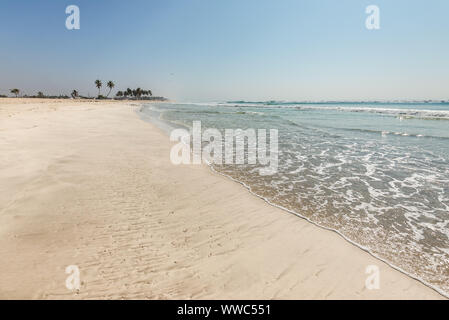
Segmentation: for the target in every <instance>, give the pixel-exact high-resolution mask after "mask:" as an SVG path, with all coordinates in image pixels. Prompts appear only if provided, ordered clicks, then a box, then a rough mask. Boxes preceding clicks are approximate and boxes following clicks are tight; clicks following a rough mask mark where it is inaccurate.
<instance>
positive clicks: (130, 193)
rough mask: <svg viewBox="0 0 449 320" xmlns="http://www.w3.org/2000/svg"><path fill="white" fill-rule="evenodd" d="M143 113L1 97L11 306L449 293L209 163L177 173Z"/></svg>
mask: <svg viewBox="0 0 449 320" xmlns="http://www.w3.org/2000/svg"><path fill="white" fill-rule="evenodd" d="M137 109H138V105H137V104H136V103H129V104H126V103H125V102H115V103H114V102H101V103H99V102H98V103H97V102H86V101H73V100H60V101H57V100H54V101H48V100H38V99H28V100H27V99H0V150H1V152H0V243H1V246H0V256H1V262H0V298H1V299H16V298H19V299H121V298H125V299H145V298H148V299H440V298H443V297H442V296H441V295H439V294H438V293H437V292H435V291H434V290H432V289H430V288H428V287H426V286H424V285H423V284H421V283H420V282H418V281H416V280H414V279H412V278H410V277H408V276H406V275H404V274H402V273H400V272H399V271H396V270H394V269H393V268H391V267H390V266H388V265H387V264H385V263H383V262H381V261H379V260H377V259H375V258H374V257H372V256H371V255H369V254H368V253H366V252H364V251H362V250H361V249H359V248H357V247H356V246H354V245H352V244H350V243H349V242H347V241H346V240H344V239H343V238H342V237H340V236H339V235H337V234H336V233H333V232H330V231H326V230H323V229H320V228H319V227H317V226H314V225H312V224H310V223H308V222H307V221H305V220H303V219H300V218H298V217H296V216H293V215H291V214H289V213H287V212H285V211H282V210H280V209H277V208H275V207H272V206H270V205H268V204H267V203H265V202H264V201H263V200H261V199H259V198H257V197H255V196H253V195H251V194H250V193H249V192H248V191H247V190H246V189H245V188H244V187H243V186H241V185H239V184H238V183H235V182H232V181H231V180H229V179H227V178H225V177H223V176H220V175H218V174H215V173H213V172H212V171H211V170H210V169H209V168H208V167H206V166H193V165H192V166H174V165H173V164H172V163H171V162H170V158H169V153H170V146H171V145H170V142H169V139H168V137H167V136H166V135H165V134H164V133H162V132H161V131H160V130H159V129H158V128H155V127H154V126H153V125H151V124H149V123H146V122H144V121H143V120H141V119H140V118H139V116H138V115H137V114H136V110H137ZM69 265H76V266H78V267H79V269H80V272H81V288H80V290H79V292H72V291H70V290H68V289H67V288H66V286H65V280H66V278H67V276H68V275H67V274H66V273H65V269H66V267H67V266H69ZM369 265H377V266H378V267H379V268H380V289H377V290H368V289H366V288H365V279H366V278H367V276H368V275H367V274H365V269H366V267H367V266H369Z"/></svg>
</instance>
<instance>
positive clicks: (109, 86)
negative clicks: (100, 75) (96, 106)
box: [106, 81, 115, 97]
mask: <svg viewBox="0 0 449 320" xmlns="http://www.w3.org/2000/svg"><path fill="white" fill-rule="evenodd" d="M107 87H108V88H109V92H108V94H107V95H106V97H109V94H110V93H111V91H112V88H114V87H115V84H114V82H112V81H108V84H107Z"/></svg>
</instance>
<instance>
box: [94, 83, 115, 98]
mask: <svg viewBox="0 0 449 320" xmlns="http://www.w3.org/2000/svg"><path fill="white" fill-rule="evenodd" d="M95 86H96V87H97V89H98V97H99V98H101V97H102V95H101V94H100V93H101V87H102V86H103V83H102V82H101V80H98V79H97V80H95ZM106 86H107V87H108V88H109V92H108V94H107V95H106V98H107V97H109V94H110V93H111V91H112V89H113V88H114V87H115V83H114V82H112V81H108V83H107V84H106Z"/></svg>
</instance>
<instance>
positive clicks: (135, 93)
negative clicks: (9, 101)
mask: <svg viewBox="0 0 449 320" xmlns="http://www.w3.org/2000/svg"><path fill="white" fill-rule="evenodd" d="M95 87H96V88H97V89H98V98H100V99H101V98H105V97H104V96H102V95H101V88H102V87H103V83H102V82H101V80H98V79H97V80H95ZM106 87H108V88H109V91H108V93H107V95H106V98H108V97H109V95H110V94H111V91H112V89H113V88H114V87H115V83H114V82H113V81H108V82H107V83H106ZM10 92H11V93H12V94H14V95H15V96H16V98H17V97H19V94H20V89H11V90H10ZM70 95H71V97H72V98H73V99H76V98H79V97H80V95H79V93H78V91H77V90H73V91H72V93H71V94H70ZM145 96H150V97H151V96H153V93H152V92H151V90H143V89H141V88H137V89H130V88H128V89H126V90H125V91H118V92H117V94H116V97H118V98H122V97H123V98H128V97H135V98H137V99H140V98H142V97H145ZM34 97H36V96H34ZM37 97H38V98H44V97H46V96H45V95H44V94H43V93H42V92H41V91H39V92H38V93H37ZM66 97H67V96H66ZM67 98H68V97H67Z"/></svg>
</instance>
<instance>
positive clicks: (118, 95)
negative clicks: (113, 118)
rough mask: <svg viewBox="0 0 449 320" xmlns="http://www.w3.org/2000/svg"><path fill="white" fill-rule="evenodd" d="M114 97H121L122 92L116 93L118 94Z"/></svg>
mask: <svg viewBox="0 0 449 320" xmlns="http://www.w3.org/2000/svg"><path fill="white" fill-rule="evenodd" d="M115 96H116V97H123V92H122V91H118V92H117V93H116V94H115Z"/></svg>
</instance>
